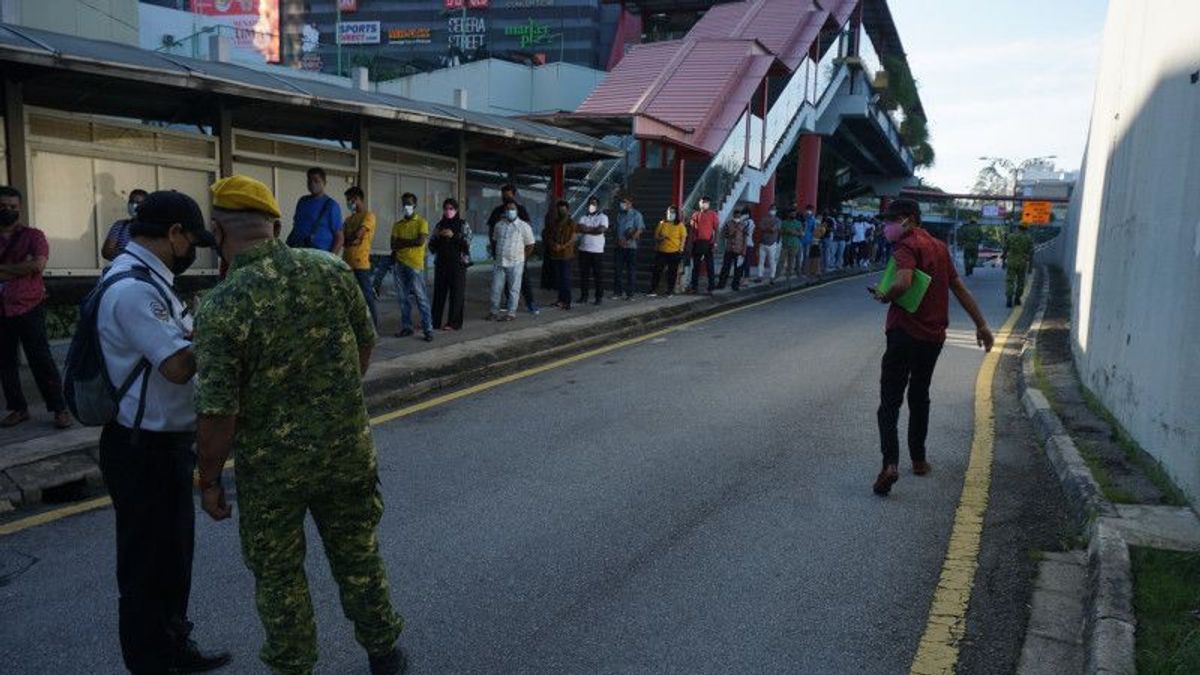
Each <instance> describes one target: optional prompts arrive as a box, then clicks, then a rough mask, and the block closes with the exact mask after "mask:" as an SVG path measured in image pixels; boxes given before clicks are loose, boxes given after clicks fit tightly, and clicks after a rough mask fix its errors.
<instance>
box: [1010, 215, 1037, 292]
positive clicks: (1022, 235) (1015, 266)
mask: <svg viewBox="0 0 1200 675" xmlns="http://www.w3.org/2000/svg"><path fill="white" fill-rule="evenodd" d="M1003 257H1004V266H1005V268H1007V270H1008V276H1007V277H1006V278H1005V280H1004V295H1005V297H1007V298H1008V304H1007V305H1006V306H1008V307H1012V306H1013V303H1016V304H1018V305H1020V304H1021V296H1023V295H1025V275H1026V274H1028V273H1029V263H1030V262H1031V261H1032V260H1033V239H1032V238H1030V236H1029V224H1028V223H1021V227H1020V229H1018V230H1014V231H1012V232H1009V233H1008V236H1007V237H1006V238H1005V239H1004V256H1003Z"/></svg>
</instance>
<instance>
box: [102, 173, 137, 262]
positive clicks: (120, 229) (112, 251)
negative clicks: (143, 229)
mask: <svg viewBox="0 0 1200 675" xmlns="http://www.w3.org/2000/svg"><path fill="white" fill-rule="evenodd" d="M146 194H147V193H146V191H145V190H143V189H141V188H137V189H133V190H130V191H129V201H128V202H126V203H125V211H126V213H127V217H125V218H121V219H120V220H117V221H116V222H114V223H113V224H112V226H110V227H109V228H108V235H107V236H106V237H104V245H103V246H101V247H100V255H102V256H104V259H105V260H107V261H109V262H112V261H113V260H116V259H117V256H119V255H121V254H122V253H124V252H125V247H126V246H127V245H128V244H129V224H130V223H132V222H133V219H134V218H135V217H136V216H137V210H138V206H140V205H141V203H142V202H143V201H144V200H145V199H146Z"/></svg>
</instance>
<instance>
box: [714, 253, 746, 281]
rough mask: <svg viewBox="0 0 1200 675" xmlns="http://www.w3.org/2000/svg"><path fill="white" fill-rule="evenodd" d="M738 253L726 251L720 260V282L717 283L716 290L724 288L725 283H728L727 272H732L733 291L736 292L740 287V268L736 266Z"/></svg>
mask: <svg viewBox="0 0 1200 675" xmlns="http://www.w3.org/2000/svg"><path fill="white" fill-rule="evenodd" d="M738 255H740V254H738V253H735V252H733V251H726V252H725V258H724V259H723V260H721V280H720V281H719V282H718V283H717V288H725V282H727V281H729V271H730V270H731V269H732V270H733V290H735V291H736V290H738V289H739V288H741V287H742V266H741V265H739V264H738V261H737V259H738Z"/></svg>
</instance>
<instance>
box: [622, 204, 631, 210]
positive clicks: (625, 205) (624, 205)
mask: <svg viewBox="0 0 1200 675" xmlns="http://www.w3.org/2000/svg"><path fill="white" fill-rule="evenodd" d="M621 210H622V211H628V210H629V205H628V204H622V205H621Z"/></svg>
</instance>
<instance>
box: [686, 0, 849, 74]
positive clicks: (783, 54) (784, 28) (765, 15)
mask: <svg viewBox="0 0 1200 675" xmlns="http://www.w3.org/2000/svg"><path fill="white" fill-rule="evenodd" d="M855 1H856V0H848V2H849V5H850V9H853V6H854V2H855ZM842 2H843V0H827V1H826V2H824V3H822V5H824V6H833V5H836V6H837V11H839V12H841V11H843V9H842V5H841V3H842ZM829 15H830V12H829V11H827V10H826V9H822V8H821V7H818V6H817V3H816V2H814V1H813V0H750V1H749V2H739V3H735V4H730V5H719V6H717V7H713V8H712V9H711V10H709V11H708V13H706V14H705V15H704V17H703V18H701V19H700V21H698V22H697V23H696V25H695V26H694V27H693V28H692V30H691V31H690V32H689V33H688V37H689V38H690V37H704V38H728V39H738V38H740V39H754V40H758V41H759V42H761V43H762V45H763V46H764V47H765V48H766V49H767V51H769V52H771V53H772V54H774V55H776V56H777V57H779V59H780V60H781V61H783V62H784V63H785V64H787V67H788V68H789V69H791V70H795V69H796V67H797V66H799V65H800V62H801V61H803V60H804V56H805V55H806V54H807V53H808V49H809V47H810V46H811V45H812V41H813V39H814V38H815V37H816V35H817V33H818V32H819V31H820V30H821V26H822V25H823V24H824V23H825V20H826V18H827V17H828V16H829Z"/></svg>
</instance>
